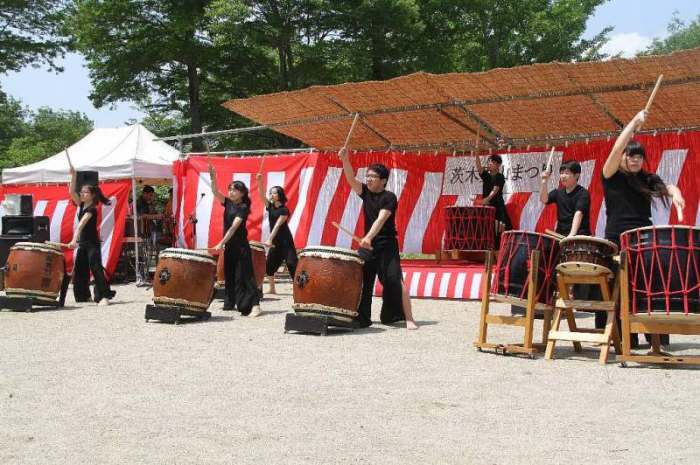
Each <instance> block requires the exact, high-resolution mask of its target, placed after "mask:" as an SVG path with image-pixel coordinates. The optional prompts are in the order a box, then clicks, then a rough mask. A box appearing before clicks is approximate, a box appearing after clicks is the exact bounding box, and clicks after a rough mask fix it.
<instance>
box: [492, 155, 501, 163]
mask: <svg viewBox="0 0 700 465" xmlns="http://www.w3.org/2000/svg"><path fill="white" fill-rule="evenodd" d="M489 160H491V161H493V162H495V163H498V164H499V165H502V164H503V158H501V156H500V155H491V156H490V157H489Z"/></svg>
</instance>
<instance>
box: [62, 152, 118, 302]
mask: <svg viewBox="0 0 700 465" xmlns="http://www.w3.org/2000/svg"><path fill="white" fill-rule="evenodd" d="M70 174H71V182H70V185H69V186H68V191H69V192H70V198H71V200H73V203H74V204H75V205H76V206H78V220H79V223H78V227H77V228H76V229H75V232H74V233H73V239H72V240H71V242H70V244H69V246H70V248H71V249H75V248H77V249H78V250H77V252H76V254H75V264H74V265H73V295H74V296H75V301H76V302H89V301H90V299H91V295H90V273H91V272H92V276H93V278H94V280H95V290H94V296H92V297H93V300H94V301H95V302H97V303H98V305H101V306H104V305H109V301H110V299H112V298H114V296H115V294H116V292H114V291H113V290H112V289H110V286H109V283H108V282H107V278H106V277H105V270H104V267H103V266H102V252H101V250H100V238H99V236H98V234H97V207H98V206H99V204H100V203H102V204H105V205H109V204H110V201H109V200H108V199H107V198H105V196H104V195H103V194H102V191H101V190H100V188H99V187H97V186H92V185H84V186H82V187H81V188H80V194H78V193H76V191H75V186H76V178H77V175H76V172H75V169H74V168H73V166H72V165H71V166H70Z"/></svg>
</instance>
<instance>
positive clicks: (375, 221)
mask: <svg viewBox="0 0 700 465" xmlns="http://www.w3.org/2000/svg"><path fill="white" fill-rule="evenodd" d="M338 155H339V156H340V159H341V161H342V162H343V172H344V173H345V179H347V181H348V183H349V184H350V187H351V188H352V190H353V191H354V192H355V193H356V194H357V195H359V196H360V197H361V198H362V211H363V214H364V220H365V235H364V237H363V238H362V239H361V240H360V247H361V249H360V251H361V256H362V258H363V259H364V260H365V265H364V270H363V276H362V279H363V285H362V299H361V300H360V306H359V309H358V313H359V316H358V317H357V319H356V324H357V325H358V326H359V327H363V328H366V327H368V326H370V325H371V324H372V319H371V316H372V293H373V291H374V280H375V277H377V276H378V277H379V282H380V283H382V286H383V288H384V290H383V291H382V292H383V294H382V310H381V315H380V320H381V322H382V323H384V324H390V323H395V322H398V321H404V320H405V321H406V329H418V325H416V322H415V321H414V320H413V313H412V311H411V299H410V298H409V296H408V291H407V290H406V286H405V285H404V283H403V274H402V272H401V261H400V257H399V242H398V240H397V238H396V223H395V220H394V218H395V216H396V208H397V205H398V200H397V198H396V195H395V194H394V193H393V192H389V191H387V190H386V183H387V181H388V180H389V170H388V169H387V168H386V166H384V165H381V164H379V163H375V164H373V165H370V166H369V167H368V168H367V175H366V176H367V184H363V183H361V182H360V181H359V180H357V179H356V178H355V172H354V171H353V169H352V165H351V164H350V160H349V159H348V152H347V149H346V148H342V149H341V150H340V151H339V152H338Z"/></svg>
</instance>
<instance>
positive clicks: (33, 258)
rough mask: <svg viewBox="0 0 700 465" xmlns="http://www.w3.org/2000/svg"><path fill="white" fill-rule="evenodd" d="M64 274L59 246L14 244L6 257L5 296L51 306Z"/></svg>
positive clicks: (56, 296) (64, 268)
mask: <svg viewBox="0 0 700 465" xmlns="http://www.w3.org/2000/svg"><path fill="white" fill-rule="evenodd" d="M65 273H66V267H65V258H64V256H63V252H62V251H61V249H60V248H59V247H57V246H53V245H48V244H39V243H35V242H18V243H16V244H15V245H14V246H12V248H11V249H10V254H9V256H8V257H7V271H5V280H4V281H5V293H6V294H7V295H8V296H14V297H31V298H32V299H36V300H38V301H41V302H46V303H55V301H56V300H58V298H59V295H60V294H61V283H62V282H63V276H64V275H65Z"/></svg>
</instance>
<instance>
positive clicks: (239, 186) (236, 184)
mask: <svg viewBox="0 0 700 465" xmlns="http://www.w3.org/2000/svg"><path fill="white" fill-rule="evenodd" d="M228 187H229V189H230V188H232V187H233V188H234V189H236V190H237V191H238V192H240V193H241V194H243V199H242V200H241V202H243V203H244V204H246V205H247V206H248V208H250V203H251V202H250V197H249V196H248V187H246V185H245V183H244V182H243V181H233V182H232V183H231V184H229V185H228Z"/></svg>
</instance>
